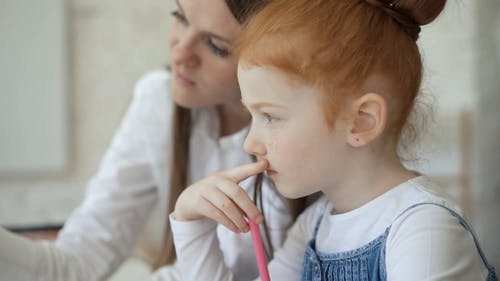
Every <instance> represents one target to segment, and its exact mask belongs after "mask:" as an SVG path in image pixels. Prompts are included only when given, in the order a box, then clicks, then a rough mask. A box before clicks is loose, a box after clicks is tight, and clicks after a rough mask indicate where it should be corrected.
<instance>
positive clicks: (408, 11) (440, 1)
mask: <svg viewBox="0 0 500 281" xmlns="http://www.w3.org/2000/svg"><path fill="white" fill-rule="evenodd" d="M365 2H366V3H368V4H370V5H372V6H375V7H377V8H379V9H381V10H383V11H384V12H385V13H386V14H388V15H389V16H391V17H392V18H393V19H394V20H395V21H397V22H398V23H399V24H401V26H403V28H404V29H405V31H406V32H407V33H408V34H409V35H410V36H411V37H412V38H413V39H414V40H415V41H416V40H417V39H418V35H419V33H420V26H421V25H425V24H428V23H430V22H431V21H433V20H434V19H435V18H436V17H437V16H438V15H439V14H440V13H441V11H442V10H443V8H444V5H445V4H446V0H365Z"/></svg>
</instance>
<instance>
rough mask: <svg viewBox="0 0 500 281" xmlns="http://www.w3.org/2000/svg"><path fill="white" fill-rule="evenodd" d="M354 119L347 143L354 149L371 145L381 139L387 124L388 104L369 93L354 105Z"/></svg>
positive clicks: (376, 95) (352, 119)
mask: <svg viewBox="0 0 500 281" xmlns="http://www.w3.org/2000/svg"><path fill="white" fill-rule="evenodd" d="M352 106H353V107H352V111H351V112H352V113H353V115H352V118H349V120H351V122H350V124H349V131H348V133H347V142H348V143H349V145H351V146H352V147H360V146H364V145H366V144H369V143H370V142H372V141H373V140H375V139H376V138H377V137H379V136H380V135H381V134H382V132H383V131H384V129H385V126H386V124H387V103H386V101H385V99H384V98H383V97H382V96H381V95H379V94H376V93H367V94H364V95H363V96H361V97H359V98H357V99H355V100H354V101H353V103H352Z"/></svg>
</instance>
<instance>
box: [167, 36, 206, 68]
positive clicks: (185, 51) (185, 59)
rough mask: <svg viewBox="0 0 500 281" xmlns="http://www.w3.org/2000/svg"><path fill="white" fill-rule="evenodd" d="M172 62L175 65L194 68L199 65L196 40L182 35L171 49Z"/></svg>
mask: <svg viewBox="0 0 500 281" xmlns="http://www.w3.org/2000/svg"><path fill="white" fill-rule="evenodd" d="M171 52H172V62H173V63H174V64H175V65H183V66H187V67H194V66H197V65H198V64H199V63H200V58H199V56H198V54H197V53H196V40H195V38H193V37H192V36H190V35H189V34H184V36H182V37H181V38H178V40H177V42H176V43H175V44H174V46H172V48H171Z"/></svg>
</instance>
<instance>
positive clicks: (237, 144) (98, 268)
mask: <svg viewBox="0 0 500 281" xmlns="http://www.w3.org/2000/svg"><path fill="white" fill-rule="evenodd" d="M264 2H265V1H262V0H261V1H257V0H256V1H234V0H225V1H223V0H212V1H206V0H178V1H177V9H176V10H175V11H174V12H173V13H172V16H173V23H172V27H171V32H170V38H169V46H170V50H171V58H172V67H171V68H172V69H171V71H170V72H169V71H166V70H159V71H155V72H152V73H149V74H147V75H145V76H144V77H143V78H142V79H140V81H139V82H138V83H137V86H136V88H135V95H134V99H133V101H132V103H131V105H130V108H129V110H128V112H127V114H126V116H125V117H124V119H123V121H122V124H121V126H120V128H119V130H118V131H117V133H116V135H115V137H114V139H113V142H112V144H111V146H110V148H109V149H108V151H107V153H106V155H105V156H104V159H103V160H102V162H101V165H100V168H99V170H98V172H97V174H96V175H95V176H94V178H93V179H92V180H91V181H90V182H89V185H88V189H87V194H86V197H85V200H84V201H83V203H82V204H81V205H80V206H79V207H78V208H77V209H76V210H75V212H74V213H73V214H72V215H71V217H70V218H69V220H68V221H67V222H66V224H65V226H64V228H63V229H62V231H61V232H60V233H59V237H58V238H57V240H56V241H55V242H53V243H48V242H41V243H37V242H32V241H28V240H26V239H24V238H20V237H17V236H14V235H12V234H10V233H8V232H6V231H4V230H0V272H2V279H3V278H5V280H52V281H56V280H64V281H69V280H85V281H89V280H105V279H106V278H107V277H108V276H109V275H110V274H112V273H113V272H114V271H115V270H116V269H117V268H118V267H119V265H120V264H121V263H122V262H123V261H124V260H125V259H126V258H127V257H129V256H130V255H131V251H132V248H133V245H134V244H135V242H136V240H137V239H138V237H139V235H140V233H141V232H142V231H143V229H144V227H145V222H146V221H147V219H148V218H149V216H150V214H151V212H152V210H153V207H154V206H155V204H159V206H160V209H161V210H162V211H161V213H162V215H163V218H162V221H163V222H165V223H167V225H166V226H165V232H164V239H163V245H158V248H159V249H160V250H161V252H160V255H159V256H157V257H156V261H155V263H154V264H153V268H154V269H160V270H158V271H156V273H155V275H154V277H153V278H156V279H158V280H178V279H179V278H178V277H179V275H178V272H177V267H176V266H175V264H174V261H175V252H174V250H173V249H174V248H173V244H172V238H171V236H170V233H171V232H170V226H169V225H168V217H167V214H168V213H171V211H172V210H173V207H174V206H173V205H174V203H175V201H176V199H177V197H178V195H179V194H180V192H181V191H182V190H183V188H184V187H186V186H188V185H189V184H190V183H192V182H195V181H197V180H199V179H201V178H204V177H206V176H207V175H210V174H212V173H214V172H217V171H220V170H225V169H227V168H229V167H233V166H237V165H241V164H244V163H248V162H251V161H252V159H251V158H250V156H249V155H248V154H246V153H245V152H244V150H243V140H244V138H245V136H246V134H247V132H248V128H247V126H248V125H249V122H250V115H249V113H248V112H247V111H246V110H245V109H244V107H243V106H242V105H241V103H240V92H239V88H238V83H237V79H236V69H237V60H236V58H234V57H233V56H232V55H231V51H232V47H233V42H234V40H235V39H236V37H237V36H238V35H239V33H240V31H241V24H242V23H243V22H244V21H245V20H246V18H247V17H248V16H249V15H250V14H251V13H252V12H253V11H255V10H257V9H258V8H260V7H261V6H262V5H263V4H264ZM259 182H260V181H256V180H255V179H249V180H247V181H245V182H243V183H242V187H243V188H244V189H245V191H246V192H247V193H249V194H250V195H251V196H254V193H258V191H259V190H260V188H259V184H258V183H259ZM263 183H264V185H267V184H268V183H267V182H266V181H264V182H263ZM206 196H210V194H206ZM254 198H256V197H254ZM260 206H261V207H262V208H263V209H264V214H265V218H266V221H267V223H268V226H269V227H268V231H267V237H268V242H267V243H266V244H267V246H268V249H271V248H272V246H274V247H277V246H279V245H280V244H281V243H282V241H283V238H284V235H285V231H286V229H287V228H288V226H289V224H290V223H291V222H292V220H293V215H291V214H292V213H293V210H292V213H291V212H290V209H289V207H290V206H291V205H290V204H288V203H287V201H285V200H284V199H282V197H280V196H279V195H278V194H277V193H276V192H275V191H274V189H273V188H267V187H264V188H262V194H261V204H260ZM292 209H293V208H292ZM218 238H219V239H220V241H221V245H222V248H223V251H224V253H225V256H226V257H227V262H228V264H229V266H230V267H231V268H232V270H233V271H234V272H235V273H236V274H237V275H238V276H239V279H240V280H248V279H251V278H253V277H255V276H256V275H257V268H256V265H255V258H254V256H253V252H252V250H249V248H250V247H251V245H252V244H251V239H250V236H249V234H248V233H247V234H234V233H233V232H231V231H229V230H227V229H224V228H223V227H221V228H219V231H218ZM270 252H271V251H270Z"/></svg>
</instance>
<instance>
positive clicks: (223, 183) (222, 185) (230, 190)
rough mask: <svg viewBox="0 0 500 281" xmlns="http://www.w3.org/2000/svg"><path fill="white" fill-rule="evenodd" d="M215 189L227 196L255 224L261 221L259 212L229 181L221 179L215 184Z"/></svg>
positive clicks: (243, 193)
mask: <svg viewBox="0 0 500 281" xmlns="http://www.w3.org/2000/svg"><path fill="white" fill-rule="evenodd" d="M217 188H218V189H220V190H221V191H222V192H223V193H224V194H226V196H228V197H229V198H230V199H231V200H232V202H234V203H235V204H236V205H237V206H238V208H239V209H240V210H242V211H243V213H244V214H245V215H246V216H247V217H249V218H252V219H253V220H254V221H255V222H256V223H260V222H261V221H262V219H263V217H262V214H261V212H260V211H259V209H258V208H257V206H255V203H254V202H253V201H252V200H251V199H250V197H249V196H248V194H247V193H246V192H245V191H244V190H243V188H241V187H240V186H239V185H237V184H235V183H234V182H232V181H230V180H227V179H221V180H219V181H218V182H217ZM245 223H246V222H245Z"/></svg>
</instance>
